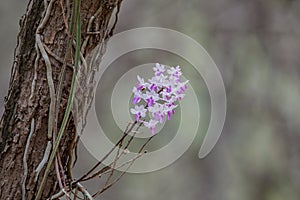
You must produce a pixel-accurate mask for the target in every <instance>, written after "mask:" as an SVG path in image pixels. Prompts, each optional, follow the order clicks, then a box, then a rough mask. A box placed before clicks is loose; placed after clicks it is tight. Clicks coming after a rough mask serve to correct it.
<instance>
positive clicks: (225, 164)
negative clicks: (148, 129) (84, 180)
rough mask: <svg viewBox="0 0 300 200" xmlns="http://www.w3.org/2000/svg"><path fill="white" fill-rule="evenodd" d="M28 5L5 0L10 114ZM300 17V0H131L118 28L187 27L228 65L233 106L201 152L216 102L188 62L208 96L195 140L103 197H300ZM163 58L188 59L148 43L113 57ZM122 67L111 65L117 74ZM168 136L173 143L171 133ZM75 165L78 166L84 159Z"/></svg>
mask: <svg viewBox="0 0 300 200" xmlns="http://www.w3.org/2000/svg"><path fill="white" fill-rule="evenodd" d="M26 4H27V1H25V2H23V1H17V0H11V1H1V2H0V41H1V45H0V59H1V64H0V65H1V67H0V70H1V71H0V72H1V73H0V76H1V79H0V84H1V87H0V100H1V103H0V112H1V113H2V112H3V99H4V96H5V95H6V93H7V88H8V81H9V76H10V68H11V66H12V61H13V57H12V56H13V49H14V47H15V45H16V37H17V33H18V23H19V19H20V17H21V15H22V14H23V13H24V11H25V8H26ZM299 21H300V1H297V0H250V1H241V0H222V1H221V0H210V1H198V0H189V1H184V0H176V1H174V0H173V1H171V0H164V1H159V0H153V1H146V0H127V1H124V2H123V4H122V7H121V11H120V15H119V21H118V24H117V28H116V32H121V31H124V30H127V29H131V28H136V27H144V26H158V27H165V28H170V29H174V30H177V31H180V32H182V33H185V34H187V35H189V36H190V37H192V38H193V39H195V40H196V41H198V42H199V43H200V44H201V45H202V46H203V47H204V48H205V49H206V50H207V52H208V53H209V54H210V55H211V57H212V58H213V60H214V61H215V63H216V64H217V66H218V67H219V70H220V71H221V74H222V76H223V80H224V83H225V87H226V92H227V106H228V110H227V118H226V122H225V126H224V130H223V133H222V135H221V138H220V140H219V141H218V143H217V145H216V147H215V148H214V149H213V151H212V152H211V153H210V154H209V156H207V157H206V158H205V159H202V160H200V159H198V156H197V155H198V151H199V147H200V145H201V142H202V139H203V136H204V135H203V134H204V133H205V129H206V128H207V122H208V120H207V119H209V105H210V104H209V98H207V96H208V95H207V92H205V91H204V90H205V86H204V85H203V84H204V82H203V81H202V80H201V76H197V75H195V74H194V73H193V71H190V70H185V73H186V74H187V76H188V78H189V79H191V80H192V81H193V82H194V83H195V84H194V87H195V88H197V89H199V91H203V97H202V98H199V99H200V100H199V101H200V104H201V105H200V107H201V106H202V109H201V110H203V113H201V115H202V117H203V122H201V123H200V125H201V126H200V130H199V134H198V135H197V138H196V140H195V141H194V143H193V144H192V146H191V147H190V148H189V149H188V151H187V152H185V154H184V155H183V156H182V157H181V158H180V159H179V160H177V161H176V162H175V163H174V164H172V165H171V166H169V167H167V168H164V169H162V170H159V171H156V172H152V173H147V174H138V175H137V174H127V175H125V177H124V178H123V179H121V181H120V182H118V183H117V184H116V185H115V186H114V187H112V188H111V189H110V190H108V191H107V192H105V193H104V194H103V195H102V197H101V199H107V200H115V199H131V200H153V199H157V200H165V199H172V200H181V199H186V200H200V199H201V200H221V199H222V200H252V199H258V200H282V199H285V200H298V199H299V198H300V145H299V142H300V133H299V130H300V103H299V102H300V66H299V65H300V56H299V55H300V26H299ZM153 57H155V59H153ZM157 60H162V62H163V63H170V64H173V63H174V64H175V63H179V64H182V65H183V66H184V64H185V63H184V61H183V60H180V59H179V58H177V57H176V56H174V55H171V54H168V53H166V52H157V51H156V52H155V51H151V50H145V51H141V52H133V53H132V54H131V55H128V56H127V57H124V58H120V59H119V60H118V61H116V62H115V63H114V64H113V65H116V66H118V65H123V66H124V67H125V68H128V69H129V68H130V66H134V65H137V64H142V63H143V62H144V63H147V62H151V61H152V62H156V61H157ZM113 69H115V68H114V67H112V68H111V70H112V71H111V72H107V73H111V74H114V73H113V72H114V71H113ZM115 71H118V70H117V69H115ZM197 81H198V82H197ZM197 83H198V84H199V86H198V87H197V85H196V84H197ZM103 87H104V88H102V89H103V90H109V88H105V85H103ZM201 94H202V93H201ZM100 104H101V102H100ZM101 105H102V104H101ZM101 105H100V106H99V108H101ZM103 105H105V103H103ZM103 115H104V116H105V113H104V114H103ZM103 115H102V117H103ZM103 120H105V119H103ZM112 125H113V123H112ZM170 137H171V136H170ZM162 141H163V142H167V141H168V138H165V140H162ZM85 151H86V150H85V149H84V148H83V147H82V145H81V146H80V152H83V153H82V154H83V155H86V154H84V152H85ZM81 159H83V160H84V161H85V162H84V163H83V166H82V167H84V165H85V164H88V163H92V162H95V159H93V158H92V157H88V156H86V157H83V158H81ZM75 171H76V172H77V173H79V172H80V171H81V169H80V167H79V168H78V169H76V170H75ZM86 186H87V187H88V188H90V189H91V190H94V189H96V188H97V187H96V186H97V185H96V184H95V183H88V184H87V185H86Z"/></svg>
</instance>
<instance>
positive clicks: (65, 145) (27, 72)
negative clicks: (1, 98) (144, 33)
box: [0, 0, 121, 199]
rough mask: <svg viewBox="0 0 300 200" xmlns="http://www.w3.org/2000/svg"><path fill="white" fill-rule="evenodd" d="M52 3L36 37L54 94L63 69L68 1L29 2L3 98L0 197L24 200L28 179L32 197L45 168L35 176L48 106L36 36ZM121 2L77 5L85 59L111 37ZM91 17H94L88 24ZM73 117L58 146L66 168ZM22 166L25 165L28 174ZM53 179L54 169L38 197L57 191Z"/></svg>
mask: <svg viewBox="0 0 300 200" xmlns="http://www.w3.org/2000/svg"><path fill="white" fill-rule="evenodd" d="M51 3H53V4H52V8H51V9H48V10H49V15H48V16H49V19H48V20H45V24H44V26H43V28H42V29H41V30H40V35H41V39H42V42H43V44H44V47H45V49H46V50H47V52H48V56H49V59H50V61H51V66H52V77H53V82H54V86H55V90H57V85H58V79H59V74H60V72H61V68H62V62H61V60H63V58H64V56H65V52H66V48H67V38H68V34H67V33H68V29H67V28H66V27H67V25H68V24H69V22H70V15H69V13H70V12H68V11H70V10H71V6H72V1H71V0H50V1H47V0H45V1H42V0H31V1H30V2H29V5H28V8H27V11H26V13H25V15H24V16H23V17H22V19H21V20H20V33H19V35H18V45H17V47H16V51H15V61H14V64H13V68H12V74H11V81H10V84H9V91H8V95H7V97H6V99H5V112H4V114H3V116H2V119H1V124H0V128H1V129H0V158H1V159H0V199H22V194H23V193H24V192H23V193H22V184H23V182H24V180H25V181H26V182H25V186H26V187H25V191H26V193H25V197H26V199H34V198H35V196H36V193H37V189H38V185H39V183H40V182H41V179H42V176H43V172H44V170H45V167H43V169H42V170H41V172H40V173H39V175H38V174H37V173H36V172H35V170H36V168H37V167H38V165H39V164H40V162H41V160H42V159H43V156H44V152H45V149H46V146H47V143H48V140H49V139H48V138H47V130H48V117H49V105H50V94H49V85H48V83H47V81H48V80H47V74H46V73H47V69H46V65H45V60H44V59H43V57H42V56H41V55H38V54H39V53H38V52H37V48H36V32H37V28H38V26H39V25H40V24H41V22H42V21H43V20H44V19H45V15H46V13H45V11H46V9H47V8H48V7H49V5H50V4H51ZM120 4H121V0H85V1H82V2H81V27H82V28H81V29H82V30H81V33H82V34H81V38H82V41H84V40H86V41H87V43H86V46H85V48H84V49H83V50H82V54H83V56H85V55H88V54H89V53H90V52H91V51H92V50H93V49H94V48H95V47H96V45H98V44H99V43H100V42H101V41H102V40H103V38H105V37H106V38H107V37H109V36H110V35H111V34H112V31H113V28H114V25H115V24H113V25H112V26H111V25H109V21H110V19H111V18H112V17H113V10H114V9H115V8H116V7H117V8H118V9H119V7H120ZM91 18H94V19H93V20H91ZM89 22H90V28H89V30H88V23H89ZM109 27H111V28H109ZM88 31H89V32H93V34H90V33H88ZM55 57H56V58H55ZM58 58H61V60H59V59H58ZM35 63H36V65H35ZM69 63H71V60H69ZM72 73H73V71H72V69H71V68H70V67H67V69H66V72H65V79H64V85H63V93H62V100H61V103H60V108H59V110H60V112H59V117H58V127H59V125H60V123H61V120H62V117H63V113H64V110H65V108H66V104H67V100H68V95H69V89H70V84H71V79H72ZM73 119H74V118H73V117H71V118H70V121H69V123H68V126H67V128H66V130H65V132H64V135H63V138H62V140H61V144H60V148H59V151H60V154H61V159H62V163H63V165H64V167H66V163H67V161H68V159H69V154H68V151H69V148H70V146H72V145H70V144H71V143H72V141H73V140H74V137H75V132H76V129H75V128H76V126H75V123H74V120H73ZM33 121H34V122H33ZM30 133H31V135H30ZM26 145H27V146H28V147H27V154H26V153H24V152H25V149H26ZM24 162H25V163H27V168H28V169H27V171H28V172H27V173H26V172H25V171H26V169H25V166H24ZM26 174H27V175H26ZM35 178H37V180H35ZM56 179H57V178H56V174H55V172H54V167H53V165H52V168H51V171H50V173H49V176H48V179H47V182H46V185H45V188H44V191H43V194H42V199H46V198H47V197H49V196H50V195H51V194H53V193H55V192H57V191H58V190H59V187H58V184H57V183H56V182H57V180H56ZM23 195H24V194H23Z"/></svg>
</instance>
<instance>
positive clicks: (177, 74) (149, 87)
mask: <svg viewBox="0 0 300 200" xmlns="http://www.w3.org/2000/svg"><path fill="white" fill-rule="evenodd" d="M153 70H154V76H153V77H152V78H151V79H149V80H148V81H145V80H144V79H143V78H141V77H140V76H137V79H138V82H137V86H136V87H133V90H132V92H133V94H134V97H133V104H134V108H131V109H130V112H131V113H132V114H134V115H135V120H136V121H137V122H142V123H143V124H144V126H145V127H147V128H150V129H151V132H152V134H155V132H156V130H155V126H156V125H157V124H158V123H163V122H164V121H165V118H166V117H167V119H168V120H170V119H171V116H172V115H174V113H175V108H176V107H177V106H178V105H176V103H177V102H178V101H180V100H181V99H182V98H183V97H184V96H185V94H184V91H185V90H186V89H187V83H188V81H184V82H181V75H182V72H181V68H180V66H177V67H171V68H168V69H166V67H165V66H164V65H161V64H159V63H156V65H155V67H153ZM146 114H149V117H150V120H149V121H146V120H145V117H146Z"/></svg>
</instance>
